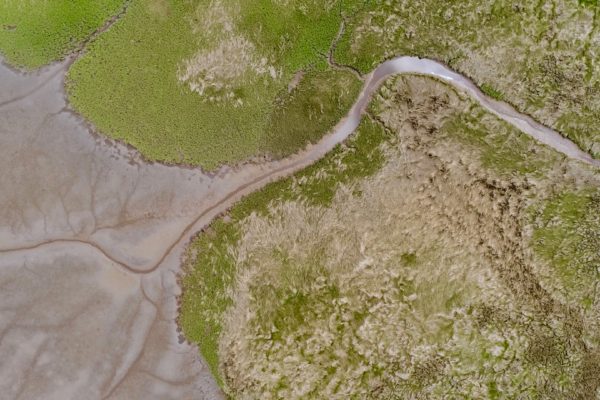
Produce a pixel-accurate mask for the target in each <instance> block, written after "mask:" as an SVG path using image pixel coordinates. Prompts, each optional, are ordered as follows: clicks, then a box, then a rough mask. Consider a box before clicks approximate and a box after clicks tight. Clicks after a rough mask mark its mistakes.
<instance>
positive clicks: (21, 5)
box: [0, 0, 124, 69]
mask: <svg viewBox="0 0 600 400" xmlns="http://www.w3.org/2000/svg"><path fill="white" fill-rule="evenodd" d="M123 3H124V1H123V0H78V1H67V0H52V1H45V0H28V1H22V0H3V1H2V2H0V52H1V53H2V54H3V55H4V57H6V60H7V61H8V62H9V63H11V64H13V65H15V66H17V67H22V68H27V69H35V68H39V67H41V66H43V65H45V64H48V63H50V62H52V61H56V60H60V59H61V58H63V57H65V56H66V55H68V54H69V53H70V52H71V51H73V50H75V49H76V48H77V47H78V46H79V45H80V44H81V43H82V42H83V41H85V40H86V38H88V37H89V36H90V35H91V34H92V33H93V32H94V31H96V30H97V29H99V28H100V27H101V26H102V25H103V24H104V23H105V22H106V21H107V20H108V19H109V18H110V17H112V16H114V15H116V14H118V13H119V11H120V10H121V9H122V7H123Z"/></svg>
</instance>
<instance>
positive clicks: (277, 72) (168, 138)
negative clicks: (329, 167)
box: [68, 0, 361, 169]
mask: <svg viewBox="0 0 600 400" xmlns="http://www.w3.org/2000/svg"><path fill="white" fill-rule="evenodd" d="M354 3H360V2H359V1H356V0H355V1H343V2H338V1H334V2H327V3H326V4H323V2H321V1H298V0H293V1H286V2H271V1H264V0H250V1H241V0H236V1H212V0H211V1H208V0H197V1H185V2H182V1H169V0H134V1H133V2H132V4H131V5H130V7H129V9H128V12H127V14H126V15H125V16H124V17H123V18H122V19H121V20H120V21H119V22H118V23H117V24H116V25H115V26H114V27H113V28H112V29H111V30H110V31H108V32H106V33H105V34H103V35H101V37H99V38H98V39H97V40H96V41H95V42H94V43H93V44H91V45H90V46H89V49H88V51H87V52H86V54H85V55H84V56H83V57H82V58H81V59H79V60H78V61H77V62H76V63H75V64H74V65H73V67H72V69H71V70H70V72H69V75H68V92H69V95H70V100H71V102H72V104H73V105H74V107H75V108H76V109H77V110H78V111H80V112H81V113H82V114H83V116H85V117H86V118H88V119H89V120H90V121H92V122H93V123H94V124H95V125H96V126H97V127H98V128H99V129H100V131H102V132H104V133H105V134H107V135H109V136H111V137H114V138H117V139H121V140H124V141H125V142H127V143H129V144H132V145H133V146H135V147H136V148H138V149H139V150H140V151H141V152H142V154H144V155H145V156H146V157H147V158H148V159H151V160H159V161H164V162H167V163H187V164H194V165H201V166H203V167H205V168H207V169H213V168H215V167H217V166H218V165H220V164H223V163H236V162H239V161H243V160H246V159H249V158H252V157H254V156H260V155H267V156H269V157H282V156H285V155H289V154H291V153H294V152H296V151H298V150H299V149H301V148H303V147H304V146H305V145H306V144H307V143H308V142H313V141H316V140H317V139H318V138H320V137H321V136H322V135H323V134H325V133H326V132H327V131H328V130H329V129H330V128H331V127H333V125H334V124H335V123H337V121H339V119H340V118H341V117H342V116H343V115H344V114H345V113H346V112H347V111H348V109H349V107H350V105H351V104H352V103H353V102H354V101H355V99H356V96H357V94H358V92H359V90H360V87H361V82H360V80H359V79H357V78H356V76H355V75H354V74H352V73H350V72H346V71H340V70H335V69H331V68H330V67H329V66H328V64H327V57H326V55H327V53H328V52H329V50H330V47H331V46H332V42H333V40H334V38H335V37H336V35H337V32H338V30H339V28H340V25H341V18H342V15H345V13H347V12H350V11H349V10H350V9H351V7H352V5H353V4H354Z"/></svg>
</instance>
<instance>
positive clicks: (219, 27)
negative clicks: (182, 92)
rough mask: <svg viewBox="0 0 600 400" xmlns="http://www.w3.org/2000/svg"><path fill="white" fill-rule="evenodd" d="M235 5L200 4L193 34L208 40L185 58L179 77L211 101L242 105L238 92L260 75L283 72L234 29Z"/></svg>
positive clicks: (268, 77)
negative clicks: (207, 43) (190, 55)
mask: <svg viewBox="0 0 600 400" xmlns="http://www.w3.org/2000/svg"><path fill="white" fill-rule="evenodd" d="M236 12H237V11H236V8H235V7H233V6H229V5H225V4H224V3H223V2H222V1H219V0H214V1H213V2H212V3H211V4H210V6H209V7H208V8H206V7H205V6H204V5H203V4H201V7H198V9H197V11H196V13H195V17H194V18H193V19H192V20H191V21H190V23H191V25H192V30H193V31H194V33H196V34H198V35H200V36H202V37H203V38H205V39H204V40H201V42H204V41H206V38H209V39H213V40H209V41H208V42H209V43H210V44H209V45H204V44H201V45H200V47H201V48H200V49H199V50H198V51H197V52H196V54H194V55H193V56H192V57H191V58H189V59H187V60H184V61H183V62H182V63H181V65H180V68H179V75H178V78H179V80H180V81H182V82H185V83H187V84H188V86H189V88H190V89H191V90H192V91H193V92H196V93H198V94H199V95H200V96H202V98H203V99H205V100H206V101H209V102H222V101H227V102H230V103H231V104H233V105H234V106H241V105H243V98H242V96H240V95H239V94H238V93H236V91H237V90H238V89H239V88H241V87H243V86H246V85H249V84H251V83H253V82H255V81H256V80H257V79H259V78H261V77H262V78H266V79H271V80H274V79H277V78H278V77H280V75H281V71H278V70H277V69H276V68H275V67H274V66H273V65H272V63H271V62H270V61H269V60H268V59H267V57H265V56H262V55H261V54H260V53H259V52H258V50H257V49H256V46H255V45H254V43H252V41H250V40H249V39H248V38H246V37H245V36H244V35H241V34H239V33H237V32H236V30H235V19H234V18H235V17H234V16H235V15H236Z"/></svg>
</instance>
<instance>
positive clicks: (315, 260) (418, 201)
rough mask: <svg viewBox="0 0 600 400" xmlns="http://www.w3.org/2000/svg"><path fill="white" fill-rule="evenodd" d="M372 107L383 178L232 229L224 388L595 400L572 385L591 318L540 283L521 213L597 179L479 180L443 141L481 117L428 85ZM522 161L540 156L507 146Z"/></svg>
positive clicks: (413, 84)
mask: <svg viewBox="0 0 600 400" xmlns="http://www.w3.org/2000/svg"><path fill="white" fill-rule="evenodd" d="M376 104H377V106H376V107H374V109H373V110H372V113H373V115H374V117H373V118H376V119H377V120H378V121H380V123H382V124H384V125H385V126H386V127H387V128H388V129H389V130H390V132H394V133H396V136H395V138H394V139H391V140H390V142H389V143H387V144H386V145H385V146H383V148H382V150H383V151H384V152H385V154H386V159H387V162H386V163H385V165H384V166H383V167H382V168H381V169H380V170H379V172H377V173H376V174H375V175H374V176H372V177H370V178H366V179H363V180H362V181H360V182H356V183H353V184H349V185H345V186H342V187H340V188H339V189H338V190H337V192H336V195H335V197H334V199H333V201H332V203H331V205H330V206H327V207H325V206H315V205H311V204H307V203H305V202H304V201H301V200H296V201H276V202H273V203H272V204H271V205H270V214H269V215H264V214H252V215H250V216H249V217H247V218H246V219H245V220H243V221H242V222H241V224H240V226H239V228H240V232H241V239H240V240H239V242H238V243H237V244H236V245H235V246H232V247H231V248H230V251H231V253H232V254H233V258H234V259H235V264H236V269H237V271H238V273H237V277H236V280H235V283H234V284H233V286H232V287H230V288H229V291H228V293H227V295H228V297H229V298H231V299H232V302H233V303H232V304H233V305H232V306H231V308H230V309H229V310H228V311H227V312H226V315H225V316H220V317H219V318H221V320H222V322H223V331H222V332H223V333H222V335H221V337H220V346H219V353H220V361H221V364H220V368H221V376H222V378H223V380H224V384H225V386H226V388H227V390H228V391H229V392H230V393H231V394H232V395H234V396H235V397H237V398H248V399H254V398H264V399H269V398H271V399H275V398H285V399H303V398H327V399H346V398H350V397H356V398H427V399H430V398H454V397H456V396H467V397H469V398H494V397H495V396H496V395H497V394H498V393H502V396H504V397H505V398H531V397H535V396H541V397H542V398H549V397H551V398H577V397H583V398H585V397H586V396H590V395H592V394H594V393H595V392H596V389H597V383H594V382H595V381H592V380H589V379H588V384H587V385H581V382H582V381H583V380H586V379H587V378H585V377H586V376H587V375H585V370H586V369H588V367H589V365H590V363H592V364H593V363H594V362H596V359H597V358H595V356H594V354H596V353H595V351H596V350H595V349H596V345H595V343H596V342H597V336H598V335H597V334H596V333H595V332H596V331H597V330H596V329H595V327H596V325H597V324H594V323H592V320H593V318H592V317H591V316H596V315H597V313H598V311H597V309H596V308H593V310H595V311H593V313H590V312H588V313H586V314H585V315H584V314H583V313H582V311H581V309H579V308H577V307H575V306H573V305H571V304H565V303H564V302H563V299H562V298H561V297H560V296H557V295H556V293H555V292H554V291H553V290H552V287H551V286H549V285H547V284H546V283H547V282H548V281H544V280H543V279H540V276H539V275H538V274H539V271H540V270H541V269H543V267H544V266H543V264H542V263H540V261H539V260H537V258H536V257H534V255H533V254H532V252H531V250H530V247H529V240H530V234H531V232H530V231H529V230H528V229H529V228H528V226H529V224H530V221H529V211H528V209H529V207H530V206H531V205H532V204H533V203H535V202H537V201H539V199H540V198H544V197H545V196H551V195H552V193H555V192H559V191H561V190H564V188H566V187H577V186H580V185H589V184H590V182H596V183H597V177H594V174H593V171H592V172H590V171H589V170H586V169H580V167H579V166H578V165H576V164H570V163H566V164H564V165H560V164H559V165H550V166H548V167H547V169H545V170H542V171H539V172H540V173H541V175H540V173H513V174H506V173H505V172H503V171H504V170H503V169H495V168H487V167H485V166H484V161H482V158H481V152H482V150H481V144H479V143H471V142H469V141H466V142H465V141H460V140H456V138H454V137H452V136H450V134H449V133H448V132H446V129H447V128H446V126H447V124H448V122H449V121H452V120H453V118H455V117H456V116H457V115H461V114H471V113H475V115H476V114H477V110H476V109H474V108H473V105H472V104H471V103H470V102H469V101H468V100H467V99H465V98H462V96H461V95H460V94H458V93H455V92H454V91H452V90H451V89H449V88H448V87H446V86H445V85H443V84H441V83H439V82H436V81H433V80H431V79H427V78H420V77H405V78H397V79H394V80H392V81H391V82H390V83H389V84H388V85H387V86H386V87H385V88H384V89H382V90H381V92H380V95H379V97H378V98H377V99H376ZM483 121H484V122H481V123H482V124H483V125H484V126H485V127H486V128H487V129H490V130H495V129H497V130H498V131H499V132H503V129H505V128H504V127H503V125H502V124H501V123H500V122H499V121H496V120H494V119H493V118H483ZM490 135H492V133H490ZM519 143H520V142H519ZM523 149H526V150H527V151H528V150H534V151H535V152H536V153H537V154H538V155H539V156H540V157H545V156H546V155H547V152H548V151H549V150H547V149H544V148H542V147H540V146H539V145H537V144H535V143H533V144H532V143H529V142H527V143H526V147H524V148H519V147H516V146H513V148H512V150H513V151H515V152H518V151H524V150H523ZM486 151H487V150H486ZM540 165H545V164H540ZM340 168H343V165H340ZM323 173H324V172H323ZM320 174H322V173H321V172H316V173H315V178H314V179H318V178H317V176H318V175H320ZM545 176H549V177H550V178H549V179H547V178H545ZM306 179H313V178H306ZM306 179H305V180H304V181H303V180H298V181H295V184H293V185H292V186H291V190H296V191H300V192H301V191H302V186H303V184H305V183H306V182H305V181H306ZM594 179H596V181H594ZM546 268H547V266H546ZM548 279H555V277H550V278H548ZM590 315H591V316H590ZM590 357H591V358H590Z"/></svg>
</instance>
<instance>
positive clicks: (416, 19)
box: [335, 0, 600, 158]
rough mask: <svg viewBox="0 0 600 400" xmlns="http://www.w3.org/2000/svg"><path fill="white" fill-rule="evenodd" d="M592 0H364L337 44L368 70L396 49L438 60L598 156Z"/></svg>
mask: <svg viewBox="0 0 600 400" xmlns="http://www.w3.org/2000/svg"><path fill="white" fill-rule="evenodd" d="M599 13H600V8H599V7H598V5H597V2H596V1H581V0H556V1H528V2H520V3H515V2H513V1H505V0H500V1H498V0H484V1H480V0H476V1H475V0H468V1H460V2H447V3H444V6H443V7H440V3H439V1H436V0H426V1H392V2H384V1H367V2H364V7H362V8H360V9H359V10H358V11H357V12H356V13H355V14H353V15H352V18H349V19H347V25H346V30H345V32H344V35H343V37H342V38H341V41H340V43H339V45H338V46H337V48H336V52H335V57H336V59H337V61H338V62H342V63H346V64H350V65H353V66H354V67H356V68H358V69H359V70H361V71H363V72H365V71H370V70H372V69H373V68H374V67H376V66H377V65H379V64H380V63H381V62H382V61H383V60H386V59H390V58H393V57H394V56H398V55H416V56H420V57H426V58H433V59H438V60H441V61H443V62H445V63H446V64H448V65H449V66H450V67H451V68H452V69H453V70H455V71H457V72H460V73H461V74H463V75H465V76H468V77H469V78H471V79H472V80H473V81H474V82H475V83H476V84H477V85H478V86H480V87H481V88H482V90H483V91H484V92H486V94H488V95H489V96H490V97H494V98H497V99H504V100H506V101H509V102H511V103H513V104H514V105H515V106H516V108H517V109H518V110H519V111H520V112H523V113H525V114H529V115H531V116H533V118H534V119H536V120H537V121H539V122H541V123H543V124H545V125H548V126H551V127H552V128H554V129H555V130H557V131H559V132H561V133H563V134H564V135H565V136H567V137H569V138H570V139H571V140H572V141H574V142H575V143H577V144H578V145H579V146H580V147H581V149H582V150H584V151H586V152H588V153H590V154H593V155H594V157H596V158H600V128H598V127H600V68H599V67H598V65H597V60H598V59H599V56H600V53H599V51H600V50H599V49H600V47H599V46H598V45H597V43H598V41H599V40H600V29H598V24H599V22H600V18H599Z"/></svg>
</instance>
